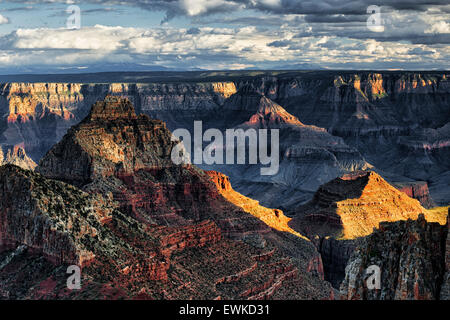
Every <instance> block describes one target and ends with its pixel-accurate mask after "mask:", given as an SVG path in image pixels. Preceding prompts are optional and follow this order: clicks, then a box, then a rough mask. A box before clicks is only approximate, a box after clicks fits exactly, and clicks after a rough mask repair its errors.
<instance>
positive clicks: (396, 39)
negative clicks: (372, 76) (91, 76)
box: [0, 0, 450, 74]
mask: <svg viewBox="0 0 450 320" xmlns="http://www.w3.org/2000/svg"><path fill="white" fill-rule="evenodd" d="M449 3H450V2H449V1H448V0H432V1H423V0H416V1H412V0H386V1H377V0H350V1H342V0H135V1H115V0H110V1H101V0H87V1H76V0H73V1H67V0H66V1H64V0H40V1H39V0H31V1H14V0H10V1H2V0H0V73H3V74H5V73H19V72H20V73H22V72H55V71H57V72H60V71H61V72H62V71H67V72H73V71H83V70H109V69H111V70H120V69H124V70H155V69H162V68H169V69H170V70H196V69H210V70H219V69H220V70H221V69H304V68H307V69H318V68H327V69H413V70H424V69H425V70H431V69H449V67H450V4H449ZM71 5H76V6H78V7H79V8H80V28H79V29H77V28H73V27H76V21H77V20H73V19H71V18H70V16H71V13H68V12H66V10H67V8H68V7H69V6H71ZM373 5H376V6H378V8H379V10H380V15H379V16H378V15H376V14H375V15H374V11H371V10H368V8H369V6H373ZM368 11H369V12H368ZM74 23H75V24H74ZM68 26H69V27H71V28H68Z"/></svg>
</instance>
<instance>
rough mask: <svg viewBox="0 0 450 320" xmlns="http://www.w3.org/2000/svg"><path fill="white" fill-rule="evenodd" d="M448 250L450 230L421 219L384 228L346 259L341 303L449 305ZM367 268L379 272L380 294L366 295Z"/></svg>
mask: <svg viewBox="0 0 450 320" xmlns="http://www.w3.org/2000/svg"><path fill="white" fill-rule="evenodd" d="M449 250H450V249H449V245H448V225H444V226H442V225H441V224H438V223H428V222H427V221H426V220H425V218H424V216H423V215H421V216H420V217H419V218H418V219H417V220H407V221H398V222H383V223H382V224H380V228H379V229H378V230H376V231H375V232H374V233H373V234H371V235H370V236H368V237H366V238H364V239H362V240H361V243H360V244H359V246H358V248H357V249H356V250H355V252H354V254H353V255H352V257H351V258H350V260H349V262H348V264H347V267H346V270H345V279H344V281H343V282H342V284H341V287H340V292H341V298H342V299H350V300H359V299H364V300H365V299H368V300H436V299H448V286H449V283H448V282H449V279H448V255H449V253H448V252H449ZM370 266H377V267H379V270H380V278H379V280H380V283H379V284H380V285H379V288H372V289H370V288H369V287H368V285H367V283H366V280H367V279H368V276H367V275H366V269H367V268H368V267H370ZM446 272H447V273H446ZM371 274H372V273H371Z"/></svg>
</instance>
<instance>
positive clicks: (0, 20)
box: [0, 14, 9, 24]
mask: <svg viewBox="0 0 450 320" xmlns="http://www.w3.org/2000/svg"><path fill="white" fill-rule="evenodd" d="M6 23H9V19H8V18H7V17H5V16H2V15H1V14H0V24H6Z"/></svg>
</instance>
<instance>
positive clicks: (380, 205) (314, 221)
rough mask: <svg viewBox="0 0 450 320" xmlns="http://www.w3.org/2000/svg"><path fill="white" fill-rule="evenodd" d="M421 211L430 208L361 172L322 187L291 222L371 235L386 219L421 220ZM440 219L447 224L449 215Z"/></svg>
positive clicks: (321, 230)
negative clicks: (419, 216) (446, 220)
mask: <svg viewBox="0 0 450 320" xmlns="http://www.w3.org/2000/svg"><path fill="white" fill-rule="evenodd" d="M420 213H425V214H426V213H427V210H426V209H425V208H423V207H422V206H421V205H420V202H419V201H418V200H416V199H412V198H410V197H408V196H407V195H406V194H405V193H404V192H401V191H399V190H398V189H396V188H395V187H393V186H392V185H390V184H389V183H387V182H386V181H385V180H384V179H383V178H382V177H381V176H379V175H378V174H376V173H375V172H373V171H361V172H355V173H351V174H346V175H344V176H342V177H340V178H336V179H334V180H332V181H330V182H328V183H326V184H324V185H323V186H321V187H320V188H319V189H318V190H317V192H316V193H315V195H314V198H313V200H311V202H309V203H308V204H306V205H304V206H301V207H299V208H297V209H296V210H295V212H294V213H293V214H294V215H295V216H294V219H293V220H292V223H291V225H292V226H296V228H297V230H305V231H306V233H307V234H314V233H317V234H319V235H334V236H336V237H339V238H342V239H355V238H357V237H363V236H367V235H369V234H371V233H372V232H373V229H374V228H378V226H379V223H380V222H382V221H397V220H407V219H417V217H418V215H419V214H420ZM429 219H430V220H432V219H434V217H431V216H429ZM439 222H441V223H445V217H444V216H443V217H441V218H440V219H439Z"/></svg>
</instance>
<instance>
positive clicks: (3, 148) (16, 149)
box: [0, 145, 37, 170]
mask: <svg viewBox="0 0 450 320" xmlns="http://www.w3.org/2000/svg"><path fill="white" fill-rule="evenodd" d="M4 164H14V165H16V166H18V167H21V168H23V169H28V170H34V168H36V166H37V164H36V163H35V162H34V161H33V160H32V159H31V158H30V157H28V155H27V154H26V152H25V149H24V148H23V147H22V146H20V145H16V146H11V145H0V165H4Z"/></svg>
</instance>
